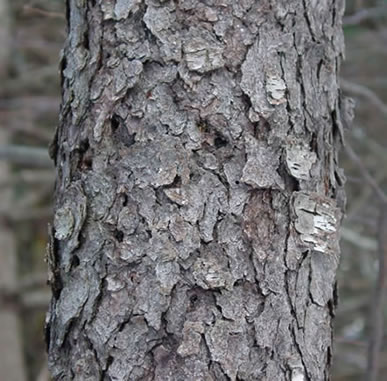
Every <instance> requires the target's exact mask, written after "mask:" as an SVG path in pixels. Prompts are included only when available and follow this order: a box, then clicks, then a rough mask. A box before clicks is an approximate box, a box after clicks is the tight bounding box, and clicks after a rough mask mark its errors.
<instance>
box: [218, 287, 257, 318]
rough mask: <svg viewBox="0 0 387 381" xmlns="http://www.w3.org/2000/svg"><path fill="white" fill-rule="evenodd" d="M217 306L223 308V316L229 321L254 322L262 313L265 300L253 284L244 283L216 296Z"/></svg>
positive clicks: (222, 291)
mask: <svg viewBox="0 0 387 381" xmlns="http://www.w3.org/2000/svg"><path fill="white" fill-rule="evenodd" d="M216 304H217V305H218V306H219V307H221V309H222V315H223V316H224V317H225V318H226V319H227V320H233V321H239V320H241V319H247V320H248V321H252V320H253V319H254V318H255V317H257V316H258V315H259V313H260V312H261V309H262V304H263V298H262V297H261V295H260V293H259V290H258V288H257V287H256V286H255V285H254V284H253V283H250V282H243V284H242V285H240V286H239V285H238V286H235V287H234V288H233V289H232V290H221V292H220V293H219V294H218V295H216Z"/></svg>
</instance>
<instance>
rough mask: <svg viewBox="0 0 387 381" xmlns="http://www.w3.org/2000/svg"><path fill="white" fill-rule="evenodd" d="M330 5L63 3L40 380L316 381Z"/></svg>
mask: <svg viewBox="0 0 387 381" xmlns="http://www.w3.org/2000/svg"><path fill="white" fill-rule="evenodd" d="M341 17H342V7H341V4H340V3H339V2H338V1H333V2H332V4H329V5H328V4H326V5H322V4H321V5H319V7H317V8H316V9H314V8H313V5H312V2H311V1H308V0H304V1H303V2H302V4H300V2H299V1H296V0H294V1H293V0H292V1H288V0H287V1H275V2H273V1H271V0H265V1H260V2H257V1H253V0H248V1H245V2H233V1H228V0H226V1H225V2H223V3H222V5H219V4H218V3H217V2H215V1H208V2H206V3H205V4H204V3H203V2H200V1H196V0H185V1H181V2H172V1H158V0H145V1H140V0H138V1H137V0H115V1H113V0H109V1H97V0H95V1H88V2H84V1H79V0H70V1H69V2H68V12H67V18H68V25H69V35H68V39H67V42H66V45H65V49H64V55H63V59H62V61H61V72H62V91H63V102H62V107H61V119H60V125H59V128H58V132H57V134H56V137H55V139H54V141H53V144H52V146H51V155H52V157H53V158H54V160H55V162H56V166H57V185H56V204H55V218H54V224H53V225H54V228H53V239H52V242H53V245H52V249H51V250H50V252H51V262H50V268H51V273H52V277H51V278H52V279H51V283H52V287H53V291H54V293H53V299H52V303H51V308H50V314H49V315H48V326H47V331H48V333H47V342H48V352H49V363H50V368H51V373H52V375H53V377H54V379H57V380H61V379H62V380H68V379H74V380H101V381H105V380H115V381H119V380H122V381H123V380H131V381H132V380H133V381H135V380H145V381H147V380H149V381H150V380H159V381H164V380H171V381H172V380H176V381H177V380H187V381H188V380H195V381H196V380H199V379H200V380H208V381H210V380H225V381H229V380H231V381H236V380H268V381H269V380H274V379H275V380H280V381H281V380H283V381H287V380H291V381H302V380H304V381H306V380H314V381H319V380H327V379H328V378H329V376H328V374H329V365H330V362H331V347H332V338H331V335H332V332H331V331H332V330H331V320H332V317H333V310H334V304H335V302H334V300H333V299H334V287H335V286H334V284H335V272H336V268H337V263H338V255H339V250H338V234H337V230H338V227H339V223H340V219H341V211H340V209H339V208H338V205H337V204H336V201H335V199H334V195H335V194H337V193H338V191H339V190H340V189H341V188H342V186H343V183H342V179H341V177H340V176H339V175H338V173H339V172H338V169H337V147H336V145H337V144H336V143H335V141H337V138H336V137H335V136H336V135H337V132H336V131H335V130H336V129H338V128H340V114H339V109H338V106H337V105H338V104H339V90H338V85H337V70H338V67H337V63H338V62H339V60H340V58H341V55H342V49H343V44H342V33H341ZM326 20H333V24H332V25H330V22H329V23H326ZM338 131H339V132H340V130H338ZM339 177H340V179H339ZM339 180H340V181H339ZM55 242H56V243H55ZM54 246H55V247H54ZM52 253H54V254H52ZM55 253H56V254H55Z"/></svg>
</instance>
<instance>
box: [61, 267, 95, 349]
mask: <svg viewBox="0 0 387 381" xmlns="http://www.w3.org/2000/svg"><path fill="white" fill-rule="evenodd" d="M89 287H90V286H89V284H88V275H87V272H86V271H84V270H79V271H74V272H73V273H72V275H71V276H70V277H69V278H68V279H67V282H66V286H65V287H64V288H63V289H62V291H61V294H60V298H59V300H58V302H57V304H56V310H57V313H58V319H59V321H58V324H59V326H60V327H61V329H60V330H58V332H57V333H58V336H56V343H55V344H56V345H59V346H61V345H62V343H63V340H64V338H65V333H66V330H67V327H68V326H69V324H70V323H71V321H72V320H73V319H74V318H77V317H79V315H80V313H81V311H82V308H83V305H84V304H85V303H86V300H87V298H88V295H89Z"/></svg>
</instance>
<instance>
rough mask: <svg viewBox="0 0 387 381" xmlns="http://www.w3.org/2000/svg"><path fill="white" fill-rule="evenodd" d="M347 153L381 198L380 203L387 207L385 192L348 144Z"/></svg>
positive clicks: (346, 146)
mask: <svg viewBox="0 0 387 381" xmlns="http://www.w3.org/2000/svg"><path fill="white" fill-rule="evenodd" d="M345 151H346V153H347V154H348V156H349V157H350V158H351V160H352V161H353V162H354V163H356V165H357V166H358V167H359V169H360V172H361V174H362V176H363V177H364V180H366V182H367V183H368V185H369V186H370V187H371V188H372V189H373V190H374V191H375V193H376V195H377V196H378V197H379V199H380V201H381V202H382V203H383V204H385V205H387V195H386V193H384V191H383V190H382V189H381V188H380V186H379V184H378V183H377V182H376V181H375V179H374V178H373V177H372V176H371V174H370V173H369V171H368V169H367V168H366V167H365V165H364V164H363V162H362V160H361V159H360V158H359V156H358V155H357V154H356V153H355V151H354V150H353V149H352V148H351V146H350V145H349V144H348V143H347V144H346V145H345Z"/></svg>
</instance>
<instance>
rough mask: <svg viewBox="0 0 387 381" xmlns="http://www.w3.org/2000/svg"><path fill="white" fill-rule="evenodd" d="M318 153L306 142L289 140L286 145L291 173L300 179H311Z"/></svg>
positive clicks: (287, 160) (287, 163) (287, 161)
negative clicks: (311, 149)
mask: <svg viewBox="0 0 387 381" xmlns="http://www.w3.org/2000/svg"><path fill="white" fill-rule="evenodd" d="M316 161H317V155H316V154H315V153H314V152H312V151H310V149H309V147H308V146H307V145H306V144H305V143H304V142H297V141H294V142H289V145H288V146H287V147H286V165H287V167H288V170H289V172H290V174H291V175H292V176H293V177H295V178H296V179H299V180H309V179H310V177H311V173H310V171H311V168H312V166H313V164H314V163H315V162H316Z"/></svg>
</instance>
